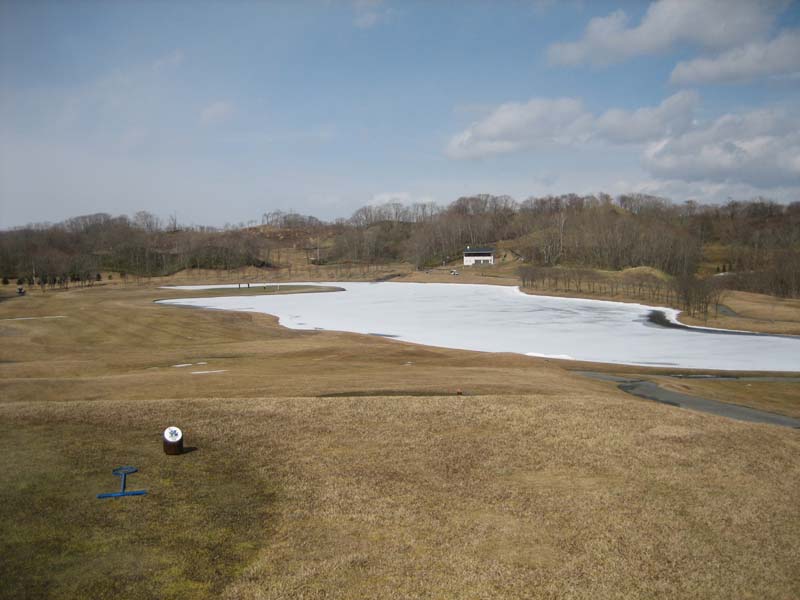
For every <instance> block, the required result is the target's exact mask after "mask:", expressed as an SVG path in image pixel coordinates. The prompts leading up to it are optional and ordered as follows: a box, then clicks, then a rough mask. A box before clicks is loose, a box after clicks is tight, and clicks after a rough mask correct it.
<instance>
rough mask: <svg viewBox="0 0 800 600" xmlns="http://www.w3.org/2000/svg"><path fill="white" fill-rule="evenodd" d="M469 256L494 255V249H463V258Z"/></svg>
mask: <svg viewBox="0 0 800 600" xmlns="http://www.w3.org/2000/svg"><path fill="white" fill-rule="evenodd" d="M471 254H480V255H483V254H494V248H469V247H468V248H465V249H464V256H469V255H471Z"/></svg>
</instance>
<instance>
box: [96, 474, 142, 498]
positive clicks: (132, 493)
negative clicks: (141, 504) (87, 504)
mask: <svg viewBox="0 0 800 600" xmlns="http://www.w3.org/2000/svg"><path fill="white" fill-rule="evenodd" d="M138 470H139V469H137V468H136V467H117V468H116V469H114V470H113V471H111V472H112V473H113V474H114V475H116V476H117V477H120V478H121V479H122V481H121V482H120V483H121V484H122V485H121V486H120V489H119V491H118V492H111V493H108V494H97V497H98V498H121V497H122V496H144V495H145V494H147V490H133V491H130V492H126V491H125V483H126V479H127V477H128V475H130V474H131V473H136V472H137V471H138Z"/></svg>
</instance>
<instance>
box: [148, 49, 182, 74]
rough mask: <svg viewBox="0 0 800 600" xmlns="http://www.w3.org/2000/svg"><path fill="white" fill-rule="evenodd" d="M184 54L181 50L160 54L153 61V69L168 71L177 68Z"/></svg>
mask: <svg viewBox="0 0 800 600" xmlns="http://www.w3.org/2000/svg"><path fill="white" fill-rule="evenodd" d="M184 58H185V55H184V53H183V50H180V49H178V50H175V51H174V52H171V53H169V54H166V55H164V56H161V57H160V58H157V59H156V60H155V61H153V65H152V66H153V70H154V71H169V70H172V69H177V68H178V67H180V66H181V65H182V64H183V59H184Z"/></svg>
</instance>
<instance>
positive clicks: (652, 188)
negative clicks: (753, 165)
mask: <svg viewBox="0 0 800 600" xmlns="http://www.w3.org/2000/svg"><path fill="white" fill-rule="evenodd" d="M605 191H606V192H607V193H610V194H614V195H616V194H629V193H631V192H635V193H641V194H651V195H653V196H661V197H662V198H669V199H671V200H673V201H675V202H685V201H686V200H697V201H699V202H704V203H712V202H713V203H719V204H722V203H725V202H727V201H729V200H749V199H752V198H757V197H766V198H769V199H771V200H775V201H777V202H792V201H795V200H796V199H797V197H798V194H800V186H798V185H794V186H792V185H789V186H783V185H779V186H769V187H756V186H753V185H749V184H746V183H738V182H715V181H683V180H680V179H641V180H635V179H631V180H619V181H616V182H614V183H613V184H611V185H610V186H608V188H607V189H606V190H605Z"/></svg>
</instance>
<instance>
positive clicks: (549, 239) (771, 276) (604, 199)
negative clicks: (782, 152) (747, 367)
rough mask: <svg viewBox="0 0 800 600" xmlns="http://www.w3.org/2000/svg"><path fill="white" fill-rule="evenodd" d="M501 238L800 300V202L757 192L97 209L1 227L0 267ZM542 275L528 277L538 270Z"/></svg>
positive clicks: (347, 259) (452, 254)
mask: <svg viewBox="0 0 800 600" xmlns="http://www.w3.org/2000/svg"><path fill="white" fill-rule="evenodd" d="M484 244H496V245H498V247H499V252H500V253H501V254H503V255H505V256H506V258H507V259H508V260H516V261H518V262H519V263H520V265H521V266H524V265H527V266H532V267H556V266H569V267H572V268H599V269H608V270H621V269H625V268H629V267H638V266H646V267H652V268H654V269H658V270H660V271H663V272H664V273H666V274H668V275H671V276H674V277H676V278H681V277H682V278H687V277H690V278H694V277H695V276H697V275H703V276H705V275H711V274H715V273H717V272H718V273H726V274H727V275H726V277H725V278H724V279H725V282H726V285H727V286H729V287H732V288H735V289H742V290H748V291H758V292H764V293H770V294H774V295H778V296H788V297H797V296H798V295H800V202H793V203H791V204H788V205H781V204H777V203H775V202H771V201H768V200H763V199H758V200H754V201H748V202H735V201H731V202H728V203H727V204H724V205H722V206H719V205H703V204H698V203H695V202H686V203H684V204H680V205H679V204H674V203H672V202H670V201H669V200H666V199H663V198H658V197H653V196H647V195H641V194H632V195H622V196H619V197H617V198H612V197H610V196H608V195H603V194H601V195H598V196H579V195H575V194H568V195H563V196H547V197H540V198H529V199H527V200H525V201H523V202H517V201H515V200H514V199H512V198H510V197H508V196H492V195H478V196H469V197H463V198H459V199H458V200H456V201H455V202H453V203H451V204H450V205H449V206H446V207H441V206H438V205H435V204H431V203H426V204H413V205H403V204H399V203H390V204H385V205H381V206H365V207H362V208H360V209H358V210H357V211H355V213H354V214H353V215H352V216H351V217H350V218H349V219H339V220H337V221H335V222H333V223H325V222H323V221H320V220H319V219H317V218H315V217H312V216H305V215H298V214H294V213H282V212H273V213H266V214H264V215H263V217H262V225H261V226H256V227H243V228H238V229H225V230H218V229H214V228H207V227H191V228H187V227H180V226H178V224H177V223H176V222H175V221H174V220H173V221H171V222H170V223H167V224H163V223H161V222H160V221H159V219H158V218H156V217H155V216H153V215H151V214H149V213H146V212H139V213H137V214H136V215H134V216H133V217H126V216H117V217H113V216H111V215H108V214H103V213H101V214H95V215H88V216H82V217H76V218H73V219H69V220H67V221H64V222H62V223H57V224H54V225H51V224H44V225H30V226H26V227H20V228H15V229H12V230H8V231H3V232H0V272H2V275H3V276H4V277H5V278H6V279H8V280H9V281H14V280H21V281H24V282H27V283H28V284H33V283H36V284H45V285H51V286H54V285H67V284H69V283H70V282H75V281H79V282H87V281H91V280H94V279H96V278H97V277H98V274H99V273H100V272H101V271H112V272H115V273H120V274H125V275H136V276H151V275H165V274H169V273H173V272H176V271H178V270H181V269H187V268H207V269H234V268H238V267H241V266H245V265H252V266H257V267H265V268H269V267H273V266H279V265H278V264H277V261H276V260H275V250H276V249H280V248H293V249H295V250H305V252H306V260H308V261H309V262H315V263H325V262H337V263H341V262H344V263H358V264H381V263H386V262H395V261H406V262H408V263H411V264H412V265H414V266H415V267H417V268H424V267H430V266H434V265H441V264H443V263H448V262H450V261H453V260H457V259H458V258H459V257H460V256H461V252H462V250H463V249H464V247H465V246H466V245H484ZM532 273H533V272H531V271H529V272H528V275H529V276H532V275H531V274H532Z"/></svg>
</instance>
